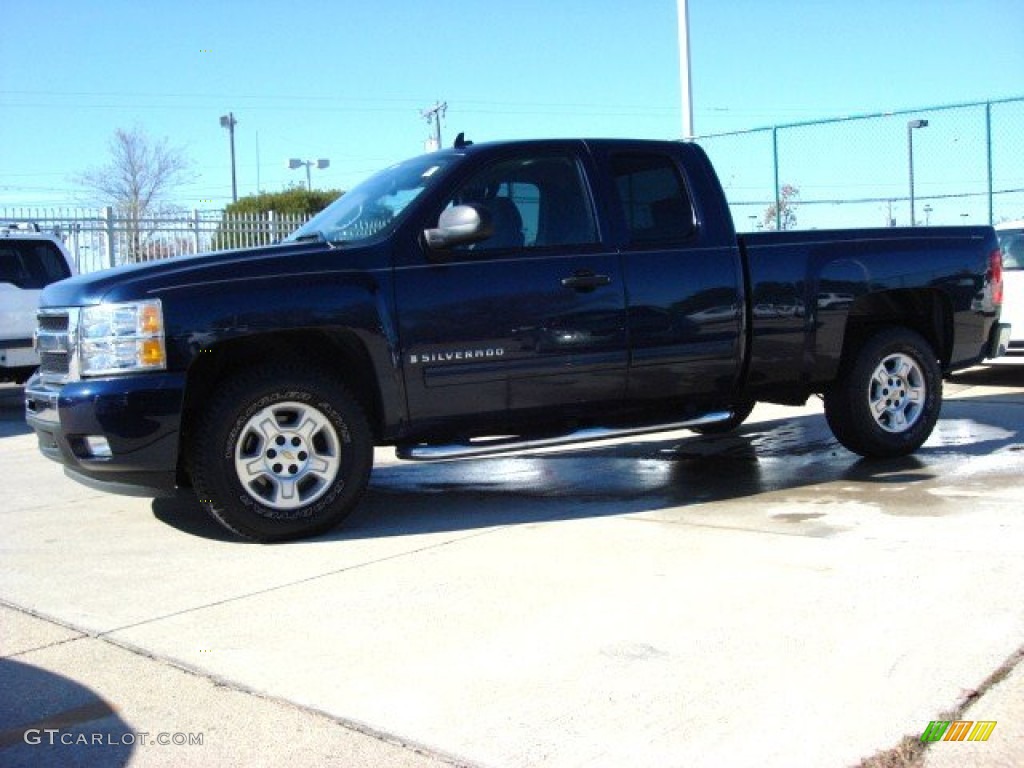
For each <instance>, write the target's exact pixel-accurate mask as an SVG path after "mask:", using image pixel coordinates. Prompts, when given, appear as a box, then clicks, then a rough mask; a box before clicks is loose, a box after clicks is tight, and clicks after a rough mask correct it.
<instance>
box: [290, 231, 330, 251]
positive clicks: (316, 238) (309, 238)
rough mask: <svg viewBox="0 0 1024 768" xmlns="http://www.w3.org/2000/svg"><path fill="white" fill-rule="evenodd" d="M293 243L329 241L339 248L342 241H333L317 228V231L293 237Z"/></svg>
mask: <svg viewBox="0 0 1024 768" xmlns="http://www.w3.org/2000/svg"><path fill="white" fill-rule="evenodd" d="M291 242H293V243H327V245H329V246H330V247H331V248H337V247H338V243H339V242H340V241H331V240H328V239H327V236H326V235H324V233H323V232H321V231H320V230H317V231H316V232H310V233H309V234H307V235H299V236H298V237H294V238H292V240H291Z"/></svg>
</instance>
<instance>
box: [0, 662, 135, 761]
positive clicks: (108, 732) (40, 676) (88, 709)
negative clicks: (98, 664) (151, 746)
mask: <svg viewBox="0 0 1024 768" xmlns="http://www.w3.org/2000/svg"><path fill="white" fill-rule="evenodd" d="M0 690H3V692H4V699H5V703H4V706H3V707H2V708H0V709H2V714H0V763H2V764H3V765H5V766H37V765H71V764H74V765H89V766H92V767H93V768H116V767H117V766H122V765H127V764H128V761H129V760H130V759H131V756H132V753H133V752H134V751H135V741H136V738H137V737H136V734H135V733H134V731H133V730H132V727H131V726H130V725H129V724H128V723H126V722H125V721H124V720H122V719H121V717H120V716H119V715H118V714H117V711H116V710H115V708H114V707H113V706H112V705H111V704H110V703H108V702H107V701H106V700H104V699H103V698H101V697H100V696H99V695H98V694H97V693H95V692H94V691H92V690H90V689H88V688H86V687H85V686H83V685H81V684H80V683H76V682H75V681H74V680H71V679H69V678H67V677H64V676H63V675H58V674H54V673H52V672H48V671H46V670H44V669H40V668H39V667H35V666H33V665H31V664H26V663H24V662H21V661H15V660H14V659H0ZM84 753H88V757H87V758H85V759H84V760H83V757H85V755H84Z"/></svg>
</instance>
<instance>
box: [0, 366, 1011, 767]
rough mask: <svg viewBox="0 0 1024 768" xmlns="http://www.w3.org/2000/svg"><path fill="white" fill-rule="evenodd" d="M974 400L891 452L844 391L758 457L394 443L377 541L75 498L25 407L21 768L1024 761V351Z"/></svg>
mask: <svg viewBox="0 0 1024 768" xmlns="http://www.w3.org/2000/svg"><path fill="white" fill-rule="evenodd" d="M946 394H947V402H946V404H945V407H944V410H943V416H942V419H941V421H940V423H939V425H938V428H937V429H936V432H935V434H934V435H933V436H932V438H931V439H930V440H929V441H928V443H927V444H926V445H925V446H924V447H923V448H922V449H921V450H920V451H919V452H918V453H917V454H915V455H914V456H912V457H909V458H906V459H900V460H892V461H883V462H877V461H875V462H871V461H864V460H861V459H858V458H857V457H856V456H854V455H852V454H850V453H849V452H847V451H846V450H845V449H843V448H841V447H840V446H839V445H838V444H837V443H836V442H835V440H834V439H833V438H832V436H831V434H830V433H829V431H828V428H827V425H826V424H825V421H824V418H823V417H822V415H821V413H820V406H819V405H818V404H817V402H816V401H815V402H812V403H809V404H808V406H806V407H804V408H798V409H793V408H781V407H774V406H764V405H761V406H758V408H757V409H756V410H755V412H754V414H753V416H752V417H751V420H750V421H749V422H748V424H747V425H745V426H744V427H743V428H742V429H741V430H739V431H738V432H737V433H736V434H733V435H728V436H715V437H698V436H696V435H694V434H693V433H690V432H687V431H681V432H674V433H667V434H659V435H653V436H649V437H646V438H644V439H633V440H618V441H609V442H607V443H603V444H599V445H596V446H588V447H587V448H575V449H573V450H564V449H563V450H556V449H549V450H545V451H536V452H531V453H529V454H520V455H514V456H510V457H504V458H491V459H477V460H472V461H463V462H449V463H444V464H410V463H402V462H398V461H397V460H395V459H394V457H393V454H392V453H391V452H388V451H380V452H378V453H379V456H378V462H377V466H376V468H375V470H374V474H373V478H372V484H371V488H370V491H369V492H368V494H367V497H366V499H365V501H364V503H363V504H362V506H361V507H360V509H359V510H358V512H357V513H356V514H355V516H354V517H353V519H352V520H351V521H350V524H349V525H348V526H347V527H345V528H343V529H340V530H338V531H335V532H332V533H331V534H329V535H327V536H324V537H321V538H319V539H316V540H312V541H306V542H296V543H291V544H284V545H275V546H257V545H250V544H244V543H239V542H237V541H235V540H233V539H231V538H230V537H229V536H227V535H225V534H224V533H223V532H222V531H221V529H220V528H219V527H218V526H216V525H215V524H214V523H212V522H210V521H209V520H208V519H207V518H206V517H205V515H204V514H203V513H202V512H201V510H199V508H198V506H197V505H196V504H195V503H194V502H192V501H191V500H189V499H188V498H187V497H181V498H177V499H164V500H156V501H151V500H144V499H130V498H123V497H114V496H106V495H103V494H100V493H97V492H95V491H91V490H89V489H86V488H83V487H81V486H78V485H77V484H75V483H73V482H72V481H70V480H67V479H65V478H64V477H63V476H62V475H61V473H60V468H59V467H58V466H57V465H55V464H52V463H50V462H47V461H45V460H44V459H42V458H41V457H40V456H39V455H38V454H37V453H36V451H35V447H34V438H33V437H32V436H31V435H29V434H28V432H27V429H26V428H25V427H24V425H23V424H22V423H21V422H20V412H19V408H20V406H19V404H18V394H17V392H14V391H11V390H10V389H8V391H6V392H4V393H2V394H0V469H2V470H3V474H4V476H5V477H8V478H12V479H13V481H11V482H9V483H8V489H9V490H8V494H7V497H6V499H5V502H4V503H3V505H2V507H0V525H2V526H3V529H4V531H5V535H4V537H3V539H2V541H0V553H2V562H3V568H2V569H0V621H2V626H3V627H4V630H3V633H2V635H0V638H2V645H0V650H2V655H3V659H2V660H0V690H5V691H13V692H14V693H13V694H5V696H7V697H8V698H7V701H8V703H7V704H6V705H4V707H3V708H2V709H3V713H4V716H3V719H2V720H0V763H4V764H5V765H6V764H24V765H32V764H39V763H40V762H47V761H48V760H49V759H50V758H56V759H57V760H59V761H60V762H62V763H65V764H80V765H124V764H130V765H164V764H167V765H172V764H173V765H182V764H196V765H199V764H203V765H219V764H225V765H226V764H232V763H234V764H242V763H245V764H265V765H273V764H280V763H282V762H284V761H285V760H289V761H290V762H292V763H293V764H296V765H306V764H308V765H314V764H316V765H346V766H347V765H367V766H371V765H372V766H389V765H396V766H397V765H443V764H456V765H487V766H536V765H551V766H599V765H606V766H621V765H634V766H703V765H707V766H720V765H729V766H747V765H749V766H759V767H760V766H775V765H778V766H801V765H806V766H846V765H855V764H857V763H858V762H859V761H860V760H862V759H864V758H868V757H870V756H871V755H874V754H876V753H879V752H884V751H885V750H889V749H892V748H894V747H896V746H897V745H898V744H899V743H900V741H901V739H902V738H904V737H907V736H913V737H915V739H916V738H917V737H919V736H920V734H921V733H922V732H923V731H924V730H925V728H926V727H927V726H928V723H929V722H930V721H933V720H938V719H943V717H945V716H946V715H948V714H949V713H954V716H955V717H960V716H961V715H963V719H972V720H992V721H997V723H998V724H997V726H996V727H995V729H994V730H993V732H992V735H991V737H990V739H989V741H988V742H986V743H983V744H973V745H965V744H957V743H938V744H934V745H932V746H930V747H929V748H928V749H927V750H926V751H925V753H924V759H926V760H927V761H928V763H927V764H928V765H934V766H940V765H969V764H977V765H1001V764H1005V765H1011V764H1020V763H1021V762H1024V730H1022V727H1021V726H1022V725H1024V711H1022V710H1021V706H1020V704H1019V702H1020V701H1024V690H1022V689H1021V685H1022V680H1021V667H1020V658H1021V654H1022V649H1024V605H1022V603H1021V601H1020V599H1019V584H1021V583H1024V558H1022V555H1024V516H1022V514H1021V512H1020V509H1021V504H1020V499H1021V498H1022V497H1024V473H1022V471H1021V470H1022V469H1024V453H1022V451H1024V360H1012V361H1010V362H1006V363H1000V364H999V365H997V366H989V367H985V368H978V369H972V370H971V371H969V372H967V373H965V374H962V375H960V376H958V377H957V378H956V379H955V380H953V381H951V382H947V384H946ZM5 406H7V407H6V408H5ZM1001 668H1002V669H1004V671H1005V672H1006V674H1005V675H1002V676H1001V677H1000V679H999V680H998V681H997V680H994V678H993V677H992V676H993V673H994V672H995V671H997V670H1000V669H1001ZM1003 678H1005V679H1003ZM979 686H981V687H983V688H984V689H985V690H981V691H979V690H978V689H979ZM989 686H991V689H992V690H991V694H989V692H988V687H989ZM40 691H42V692H43V693H42V694H40ZM987 702H992V703H991V705H990V706H989V705H988V704H987ZM69 712H70V713H72V714H71V715H68V713H69ZM74 713H78V714H77V715H76V714H74ZM964 713H966V714H964ZM62 718H63V719H62ZM946 719H948V717H946ZM40 724H42V725H43V726H50V729H51V730H54V731H55V732H57V735H58V743H57V744H53V745H48V744H46V743H43V744H31V743H25V738H24V734H25V731H26V727H31V726H33V725H35V728H36V730H41V731H43V732H45V730H46V728H45V727H41V726H40ZM143 732H145V733H152V734H157V733H171V734H179V733H180V734H186V735H189V734H195V733H201V734H202V735H203V738H202V744H192V745H176V744H168V745H157V746H151V745H142V744H141V743H140V742H141V739H140V738H139V737H138V736H135V737H134V743H132V744H129V745H126V744H125V743H124V741H125V738H124V735H125V734H141V733H143ZM98 733H103V734H107V735H108V736H110V735H113V736H117V737H119V738H120V741H119V742H118V743H117V744H115V745H110V744H107V745H105V746H104V745H102V744H101V745H95V744H87V745H84V746H83V745H82V744H80V743H79V744H72V745H66V744H61V743H59V737H61V736H68V735H69V734H85V735H87V736H89V737H95V736H96V735H97V734H98ZM959 748H965V749H963V750H962V751H961V752H959V753H958V752H956V751H955V750H957V749H959ZM968 748H969V749H971V750H973V751H972V752H968V751H967V749H968ZM959 760H964V761H965V762H957V761H959ZM951 761H952V762H951ZM971 761H975V762H973V763H972V762H971Z"/></svg>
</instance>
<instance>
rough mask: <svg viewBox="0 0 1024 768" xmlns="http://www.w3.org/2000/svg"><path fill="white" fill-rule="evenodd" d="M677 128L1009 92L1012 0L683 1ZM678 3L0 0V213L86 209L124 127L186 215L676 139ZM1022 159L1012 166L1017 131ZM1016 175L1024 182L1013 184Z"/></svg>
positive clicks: (1015, 61) (1016, 1) (1023, 56)
mask: <svg viewBox="0 0 1024 768" xmlns="http://www.w3.org/2000/svg"><path fill="white" fill-rule="evenodd" d="M689 7H690V30H691V32H690V34H691V56H692V77H693V99H694V125H695V129H696V133H698V134H706V133H713V132H718V131H728V130H737V129H744V128H751V127H758V126H764V125H771V124H775V123H787V122H794V121H800V120H811V119H816V118H824V117H831V116H841V115H848V114H855V113H862V112H876V111H884V110H892V109H898V108H909V107H918V106H928V105H937V104H949V103H954V102H962V101H979V100H986V99H990V98H1003V97H1013V96H1024V39H1022V38H1021V33H1022V31H1024V2H1021V0H973V1H972V0H955V1H954V0H860V2H856V3H855V2H849V1H848V2H840V1H839V0H833V1H830V2H824V1H822V2H809V1H805V2H796V1H795V0H775V1H774V2H773V1H772V0H761V1H760V2H758V1H756V0H690V1H689ZM676 14H677V8H676V0H632V1H631V2H624V1H623V0H619V1H618V2H612V1H611V0H519V1H517V2H502V1H501V0H491V2H488V3H467V2H465V0H462V1H461V2H450V1H448V0H433V1H432V2H412V1H411V0H391V2H389V3H368V2H365V3H355V2H351V0H324V1H320V0H291V2H288V3H252V2H235V1H234V0H225V1H222V2H216V3H211V2H208V0H207V1H204V2H193V1H192V0H178V1H177V2H142V1H141V0H133V1H131V2H126V1H124V0H103V1H102V2H85V1H84V0H81V1H75V2H72V0H5V2H4V10H3V27H4V29H3V33H2V35H0V117H2V119H0V207H3V206H51V205H61V206H70V205H74V204H76V203H79V202H85V198H84V197H83V195H82V192H81V191H80V190H79V189H78V188H76V185H75V184H74V182H73V176H74V175H75V174H76V173H80V172H82V171H85V170H87V169H89V168H91V167H95V166H99V165H102V164H103V163H104V162H105V161H106V160H107V157H108V151H107V144H108V141H109V139H110V137H111V135H112V134H113V132H114V131H115V129H117V128H130V127H132V126H136V125H137V126H141V127H142V128H143V129H145V130H146V131H147V132H148V133H149V134H150V135H151V136H152V137H154V138H164V137H166V138H167V139H169V141H170V143H171V144H173V145H175V146H179V147H181V148H182V149H183V151H184V152H185V153H186V154H187V155H188V156H189V157H190V158H191V159H192V160H193V161H194V164H195V172H196V179H195V181H194V183H192V184H190V185H189V186H187V187H183V188H182V189H180V190H179V193H178V195H177V197H178V202H179V203H180V204H182V205H184V206H187V207H189V208H193V207H195V208H201V209H211V208H220V207H222V206H223V205H224V204H226V203H227V202H230V198H231V173H230V161H229V147H228V134H227V131H226V130H225V129H223V128H222V127H221V126H220V124H219V117H220V116H221V115H224V114H227V113H228V112H229V111H231V112H233V113H234V115H235V118H236V119H237V121H238V124H237V129H236V150H237V171H238V187H239V195H246V194H252V193H255V192H256V191H257V189H258V187H257V184H258V185H259V188H262V189H263V190H266V191H277V190H280V189H282V188H284V187H286V186H287V185H289V184H294V183H300V182H301V183H304V181H305V172H304V171H303V170H302V169H299V170H296V171H290V170H288V169H287V167H286V164H287V160H288V158H290V157H298V158H302V159H316V158H321V157H324V158H329V159H330V161H331V166H330V168H329V169H327V170H322V171H321V170H316V169H314V170H313V171H312V174H313V183H314V186H316V187H323V188H341V189H345V188H350V187H351V186H352V185H353V184H355V183H356V182H358V181H359V180H360V179H362V178H364V177H365V176H367V175H369V174H370V173H371V172H373V171H374V170H377V169H379V168H380V167H383V166H384V165H387V164H389V163H391V162H395V161H397V160H400V159H403V158H405V157H409V156H411V155H415V154H419V153H420V152H422V151H423V147H424V141H425V139H426V138H427V137H428V132H429V128H428V125H427V123H426V122H425V121H424V120H423V119H422V117H421V116H420V110H422V109H424V108H426V107H429V106H431V105H432V104H433V103H434V102H435V101H437V100H444V101H447V103H448V111H447V115H446V119H445V121H444V124H443V132H444V141H445V143H446V144H447V143H449V142H450V141H451V139H452V138H453V137H454V135H455V134H456V133H457V132H459V131H465V132H466V133H467V135H468V136H469V137H470V138H472V139H475V140H487V139H507V138H537V137H548V136H633V137H643V138H677V137H679V136H680V133H681V117H680V115H681V110H680V95H679V63H678V40H677V21H676V19H677V15H676ZM1019 146H1020V150H1019V151H1020V153H1021V154H1024V139H1021V144H1020V145H1019ZM1022 184H1024V180H1022Z"/></svg>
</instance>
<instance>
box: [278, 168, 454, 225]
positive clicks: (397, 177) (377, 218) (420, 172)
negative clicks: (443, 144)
mask: <svg viewBox="0 0 1024 768" xmlns="http://www.w3.org/2000/svg"><path fill="white" fill-rule="evenodd" d="M454 160H455V158H454V157H453V156H451V155H448V156H444V155H438V154H432V155H422V156H420V157H415V158H413V159H412V160H406V161H405V162H403V163H399V164H398V165H394V166H392V167H391V168H388V169H387V170H384V171H381V172H380V173H377V174H375V175H373V176H371V177H370V178H369V179H367V180H366V181H364V182H362V183H361V184H359V185H357V186H356V187H355V188H354V189H352V191H350V192H346V193H345V194H343V195H342V196H341V197H340V198H338V199H337V200H335V201H334V202H333V203H331V204H330V205H329V206H328V207H327V208H325V209H324V210H323V211H321V212H320V213H318V214H317V215H316V216H314V217H313V218H312V219H310V220H309V221H308V222H306V223H305V224H304V225H302V226H301V227H299V229H297V230H296V231H295V232H293V233H292V234H291V235H289V236H288V237H287V238H285V241H286V242H295V241H298V240H306V239H316V240H324V241H327V242H331V243H355V242H359V241H363V240H369V239H370V238H372V237H374V236H375V235H377V234H379V233H381V232H383V231H384V230H386V229H388V228H389V227H390V226H391V225H392V224H394V223H395V222H397V221H398V220H399V219H400V218H401V216H402V211H404V210H405V209H406V208H407V207H408V206H409V204H410V203H411V202H412V201H413V200H415V199H416V198H417V197H419V196H420V195H421V194H423V192H424V191H425V190H427V189H429V188H430V187H431V185H433V184H435V183H436V182H437V180H438V179H439V178H440V177H441V176H443V175H444V170H445V168H446V167H447V166H448V165H450V164H451V163H452V162H453V161H454Z"/></svg>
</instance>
